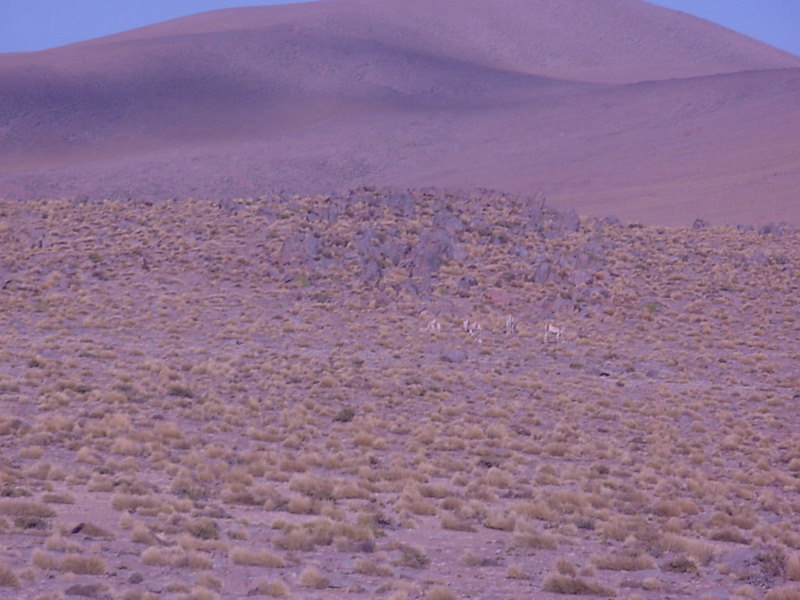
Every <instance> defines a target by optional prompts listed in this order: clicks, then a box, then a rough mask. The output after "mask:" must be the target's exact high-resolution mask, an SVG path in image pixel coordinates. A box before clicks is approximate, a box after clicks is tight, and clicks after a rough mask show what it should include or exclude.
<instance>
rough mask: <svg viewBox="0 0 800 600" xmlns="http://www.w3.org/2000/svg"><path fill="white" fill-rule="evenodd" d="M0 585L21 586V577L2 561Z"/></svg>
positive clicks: (0, 564)
mask: <svg viewBox="0 0 800 600" xmlns="http://www.w3.org/2000/svg"><path fill="white" fill-rule="evenodd" d="M0 586H2V587H13V588H18V587H19V578H18V577H17V575H16V573H14V571H12V570H11V569H10V568H9V567H8V566H7V565H6V564H5V563H2V562H0Z"/></svg>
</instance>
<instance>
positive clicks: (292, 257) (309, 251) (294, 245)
mask: <svg viewBox="0 0 800 600" xmlns="http://www.w3.org/2000/svg"><path fill="white" fill-rule="evenodd" d="M320 246H321V243H320V240H319V238H318V237H317V236H316V235H314V233H313V232H311V231H307V232H305V233H296V234H294V235H292V236H290V237H289V238H288V239H287V240H286V241H285V242H283V245H282V246H281V249H280V252H279V254H278V262H279V263H280V264H281V265H287V264H297V263H299V264H306V263H309V262H311V261H312V260H314V259H315V258H317V257H318V255H319V250H320Z"/></svg>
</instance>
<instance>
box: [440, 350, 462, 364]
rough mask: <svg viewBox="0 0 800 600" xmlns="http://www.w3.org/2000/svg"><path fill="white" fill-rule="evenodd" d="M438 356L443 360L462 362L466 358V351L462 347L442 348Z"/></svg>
mask: <svg viewBox="0 0 800 600" xmlns="http://www.w3.org/2000/svg"><path fill="white" fill-rule="evenodd" d="M440 358H441V359H442V360H443V361H444V362H449V363H462V362H464V361H465V360H467V352H466V350H464V349H463V348H443V349H442V351H441V353H440Z"/></svg>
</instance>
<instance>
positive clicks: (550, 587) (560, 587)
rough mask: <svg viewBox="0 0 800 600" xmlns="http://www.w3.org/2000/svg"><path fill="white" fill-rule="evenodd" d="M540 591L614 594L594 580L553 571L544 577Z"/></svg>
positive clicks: (614, 594) (600, 594)
mask: <svg viewBox="0 0 800 600" xmlns="http://www.w3.org/2000/svg"><path fill="white" fill-rule="evenodd" d="M542 591H544V592H552V593H553V594H567V595H570V596H580V595H587V596H607V597H613V596H616V593H615V592H614V590H612V589H610V588H607V587H605V586H603V585H600V584H599V583H596V582H594V581H586V580H585V579H581V578H580V577H570V576H569V575H561V574H560V573H553V574H551V575H548V576H547V577H545V579H544V581H543V582H542Z"/></svg>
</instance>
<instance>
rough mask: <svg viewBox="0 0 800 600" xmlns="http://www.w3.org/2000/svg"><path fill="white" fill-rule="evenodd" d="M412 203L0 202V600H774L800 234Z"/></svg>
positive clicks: (799, 494) (420, 199)
mask: <svg viewBox="0 0 800 600" xmlns="http://www.w3.org/2000/svg"><path fill="white" fill-rule="evenodd" d="M411 197H412V198H413V202H412V203H411V204H410V206H409V207H408V208H407V214H406V212H403V215H405V216H402V217H401V216H398V214H399V213H396V211H395V208H393V204H392V203H393V202H395V200H392V198H393V196H391V193H387V192H379V191H376V190H371V189H365V190H360V191H356V192H354V195H353V198H352V199H348V202H346V203H344V204H342V205H341V206H339V208H337V209H336V210H338V211H339V212H338V215H337V218H336V219H331V220H330V221H329V220H328V219H327V217H325V216H324V214H327V213H326V212H325V211H329V210H334V208H333V206H334V203H335V202H337V200H336V199H335V198H328V197H319V198H303V197H299V196H298V197H296V198H293V199H291V200H290V199H288V198H283V199H268V200H249V201H246V202H243V203H242V206H241V210H240V212H239V213H238V215H233V214H230V215H229V214H226V215H220V214H219V213H218V212H216V209H210V208H209V207H208V206H207V205H206V204H204V203H202V202H200V201H197V202H194V201H191V202H189V201H187V202H184V203H174V205H173V204H170V206H169V207H167V206H162V205H159V204H154V205H152V206H148V205H135V208H134V205H132V204H131V205H129V204H125V203H116V202H107V203H102V204H100V205H98V206H96V207H92V210H89V208H86V207H85V206H84V205H77V206H76V205H73V204H72V203H71V202H69V201H67V200H63V201H48V202H44V201H42V202H41V203H34V204H33V205H32V206H35V207H36V210H35V211H33V210H32V209H30V208H28V209H26V208H25V207H23V206H22V205H17V204H8V203H4V204H2V206H1V208H2V210H3V211H4V212H3V215H4V216H2V219H5V220H7V221H9V222H13V223H14V227H13V228H11V227H9V228H6V229H2V230H0V244H2V248H3V249H4V251H5V254H4V256H7V257H8V259H7V263H8V265H9V266H8V268H9V269H14V279H15V281H18V282H19V285H18V286H17V287H14V288H13V289H12V288H11V287H9V288H7V289H4V290H0V292H1V293H2V294H3V296H2V300H3V302H4V309H3V310H4V315H6V317H7V319H8V322H9V323H16V325H14V327H12V328H10V329H7V331H5V332H4V333H3V335H4V339H3V344H2V346H1V347H0V358H2V360H1V361H0V399H2V400H3V402H4V406H5V407H6V408H5V410H4V415H0V444H2V450H3V456H4V461H2V463H0V532H2V533H3V534H4V535H7V536H9V539H13V544H12V543H10V542H9V543H8V544H7V548H6V550H5V552H4V554H3V556H2V557H1V558H2V560H0V586H2V588H0V589H3V588H8V589H9V591H10V593H12V594H15V593H19V594H21V593H22V590H25V589H26V586H27V585H28V582H35V583H36V586H38V587H37V590H38V589H40V588H41V590H42V592H41V594H42V595H43V597H44V595H46V594H50V595H51V596H52V597H53V598H56V597H61V596H64V595H65V594H66V590H67V589H68V588H69V587H70V586H72V585H75V586H92V585H94V586H95V587H94V588H91V589H90V588H86V589H84V588H75V590H77V591H82V592H87V593H89V592H91V590H94V591H93V592H91V593H94V594H95V595H96V596H98V597H100V596H102V595H103V594H112V595H113V594H116V595H117V596H119V597H120V598H123V599H125V600H144V599H150V598H154V595H153V593H152V592H150V591H148V590H153V589H159V590H163V591H164V593H170V594H172V595H175V596H176V597H181V598H186V599H190V598H194V599H198V600H199V599H205V598H209V599H211V598H227V597H245V596H247V595H248V593H250V592H252V593H253V594H254V595H255V594H259V595H262V596H268V597H273V598H290V597H292V596H293V594H294V593H297V594H298V595H299V596H300V597H305V596H307V595H313V594H317V593H319V594H320V595H321V596H322V595H325V594H332V593H339V590H340V589H344V588H342V587H340V586H346V589H350V590H353V591H354V593H355V591H356V590H362V591H363V590H368V592H364V593H368V594H374V595H375V596H376V597H385V598H396V599H401V598H421V597H424V598H432V599H433V598H438V599H440V600H446V599H447V598H457V597H462V596H464V597H465V596H468V595H475V596H479V595H481V593H482V592H481V591H480V586H482V585H483V586H485V589H502V590H504V591H503V594H507V595H508V596H509V597H511V596H514V595H518V596H525V595H529V594H530V589H531V586H533V589H541V590H542V591H543V592H548V593H555V594H563V595H595V596H614V595H617V596H620V597H637V594H638V595H639V597H651V596H652V597H656V596H658V594H664V593H667V591H669V594H671V595H672V596H674V597H675V598H692V597H693V595H692V594H693V591H692V590H694V589H699V587H698V586H700V585H701V584H702V585H705V584H706V583H708V582H709V581H712V580H713V581H714V582H715V583H714V585H717V586H718V587H720V588H725V591H724V593H725V594H728V595H731V596H733V595H738V596H741V597H751V598H762V597H763V596H764V591H763V590H766V589H767V588H769V590H770V591H769V592H766V598H768V599H769V600H783V599H791V598H794V597H797V594H798V592H797V589H796V586H794V585H793V583H794V582H797V581H800V558H798V557H800V535H798V534H797V533H796V532H795V531H794V528H793V527H792V526H791V525H792V523H793V521H792V519H793V515H795V514H796V513H797V511H798V509H799V507H800V489H799V488H798V484H797V476H798V473H800V444H799V443H798V442H797V440H795V439H794V438H793V437H792V435H791V431H790V427H789V424H790V423H791V422H792V421H791V419H792V418H793V415H794V414H795V410H794V409H795V404H796V402H795V401H796V396H797V394H798V393H800V388H799V387H798V382H797V377H796V372H795V370H796V369H795V365H796V363H797V360H798V359H800V355H798V352H797V350H796V348H795V346H796V336H797V332H798V324H797V320H796V316H795V314H794V313H795V312H796V306H795V303H794V302H793V298H794V295H795V294H796V291H797V290H796V287H797V286H796V283H795V280H796V278H795V277H793V276H792V275H791V273H790V270H791V269H790V268H791V265H793V264H796V263H797V262H798V261H800V239H798V236H797V235H796V234H785V235H782V236H780V237H778V236H765V235H762V234H758V233H756V232H746V231H739V230H737V229H735V228H704V229H698V230H689V229H666V228H650V227H641V228H630V227H626V226H624V225H614V224H612V223H607V222H604V221H588V220H584V221H583V222H581V223H580V225H579V227H578V228H577V231H567V230H566V229H565V228H564V227H562V226H561V225H559V223H560V219H562V218H563V217H561V216H559V215H558V214H556V213H555V212H552V211H549V209H546V210H545V211H544V213H543V214H542V216H541V217H536V218H538V219H540V220H539V221H535V220H534V221H526V220H525V219H526V218H528V217H525V216H524V214H525V210H526V209H525V200H524V199H520V198H514V197H508V198H504V199H503V200H502V201H501V199H500V198H496V197H492V198H491V199H490V200H491V201H490V200H486V201H485V202H484V201H483V200H480V204H476V202H477V201H476V200H475V199H469V198H466V199H464V198H461V197H460V196H456V195H450V196H448V195H446V194H442V195H437V194H436V193H434V192H430V193H429V192H424V193H422V192H419V193H418V192H412V193H411ZM462 200H463V202H462ZM478 207H480V208H478ZM265 211H272V213H274V215H273V216H272V217H270V216H267V215H265V214H264V213H265ZM404 211H405V209H404ZM272 213H270V214H272ZM275 215H282V216H275ZM320 215H323V216H320ZM437 215H438V216H437ZM212 217H213V218H212ZM273 217H274V218H273ZM531 219H533V217H531ZM442 220H446V221H447V222H448V223H449V225H448V226H447V227H443V226H442V225H441V222H442ZM40 221H42V223H40ZM437 223H438V224H437ZM45 224H47V225H48V226H50V227H56V226H57V227H58V231H60V232H62V233H63V235H62V237H60V238H59V240H58V246H47V245H43V246H42V247H41V248H39V247H38V246H36V247H30V245H29V244H28V245H25V244H20V243H19V240H20V239H21V238H20V236H22V235H23V233H24V232H26V231H27V232H30V231H34V230H36V231H38V229H39V228H40V227H45ZM120 224H125V227H122V226H121V225H120ZM442 231H444V232H445V233H441V232H442ZM308 232H313V233H312V234H313V236H314V239H313V240H311V239H310V238H305V237H304V238H302V239H303V240H305V241H304V242H303V244H306V245H299V246H297V247H296V248H295V250H294V251H293V252H296V253H299V254H295V255H293V256H292V257H288V256H286V254H287V252H288V250H286V249H285V246H286V243H287V240H289V239H290V238H291V236H295V235H301V236H302V235H306V234H307V233H308ZM426 232H428V233H426ZM430 232H433V233H430ZM436 232H439V233H436ZM434 234H435V235H439V236H443V237H442V238H441V239H438V238H436V239H438V241H437V242H436V243H433V242H431V243H429V244H428V243H426V241H425V240H429V241H430V239H429V238H428V237H427V236H429V235H434ZM112 239H113V240H114V241H113V243H112V242H110V241H108V240H112ZM253 240H257V243H256V242H254V241H253ZM289 245H291V244H289ZM297 248H299V249H297ZM437 248H439V249H441V248H445V249H446V250H442V251H441V255H436V252H437V250H436V249H437ZM155 249H159V250H155ZM282 250H283V254H284V258H285V259H286V260H287V261H288V262H286V263H284V262H282V259H280V256H281V253H282ZM309 252H310V253H311V254H310V255H309V254H308V253H309ZM92 253H96V255H97V256H99V257H102V260H100V261H94V260H91V259H86V257H87V256H90V255H92ZM431 253H433V254H432V255H431ZM756 253H761V254H762V255H763V258H762V257H759V258H758V259H751V258H750V257H753V256H754V255H755V254H756ZM418 254H420V255H424V256H423V257H422V258H419V257H418ZM525 256H527V257H528V258H525ZM144 257H146V259H147V267H148V268H147V269H145V268H144V267H143V266H142V264H143V258H144ZM371 257H373V258H374V260H375V261H376V264H375V265H374V266H370V267H369V269H371V270H372V269H378V270H379V271H380V277H379V278H378V279H371V278H370V277H367V274H365V273H364V271H365V269H367V267H365V264H366V263H365V261H369V260H372V259H373V258H371ZM437 257H438V258H437ZM530 257H540V258H536V259H533V260H534V262H533V263H532V262H531V260H532V259H531V258H530ZM418 258H419V260H418ZM423 258H424V259H425V260H423ZM428 259H430V260H431V261H432V262H430V263H428V262H425V261H426V260H428ZM434 259H436V260H434ZM81 261H82V262H81ZM536 261H539V262H536ZM545 262H546V263H547V265H548V266H546V267H541V269H540V268H539V265H540V264H544V263H545ZM89 263H91V265H90V264H89ZM423 263H424V264H426V265H429V266H430V264H438V265H439V266H438V268H436V269H433V270H430V269H429V267H424V264H423ZM80 265H86V268H91V269H97V268H102V269H103V272H104V277H105V279H101V278H98V277H95V276H93V275H92V274H91V272H83V271H82V270H81V269H82V268H83V267H81V266H80ZM423 267H424V269H423ZM420 269H423V271H422V275H420V274H419V270H420ZM425 269H429V270H425ZM537 272H538V276H537ZM428 281H430V285H431V287H430V288H429V290H427V291H426V290H425V289H424V288H425V286H426V285H427V282H428ZM765 282H769V283H768V284H767V283H765ZM434 313H435V314H436V318H437V319H438V322H439V324H440V329H438V330H436V331H431V330H428V329H426V328H427V325H428V324H429V323H430V320H431V319H432V318H433V315H434ZM462 313H463V314H462ZM466 313H469V314H468V315H467V314H466ZM507 313H511V314H513V316H514V319H515V322H516V331H515V332H511V333H508V334H507V333H506V330H505V323H506V314H507ZM546 315H547V316H548V317H549V316H551V315H557V318H558V319H562V320H564V321H569V327H568V328H567V330H566V331H567V332H568V334H566V335H565V338H564V340H562V341H559V342H558V343H555V342H554V343H548V344H547V345H544V344H543V343H542V333H543V330H542V327H541V325H542V321H543V320H544V317H545V316H546ZM465 316H469V317H470V318H471V319H473V320H474V321H480V322H481V324H482V328H481V330H480V331H481V342H480V344H479V343H478V342H477V341H476V340H475V339H474V337H473V336H470V334H469V332H468V331H464V328H463V323H462V321H463V318H464V317H465ZM23 330H24V331H25V332H26V334H25V336H24V337H23V336H22V335H21V333H19V332H21V331H23ZM145 332H146V333H145ZM443 353H446V354H447V356H448V359H447V360H442V359H441V357H442V355H443ZM453 548H456V549H458V550H457V551H456V552H453ZM543 573H544V575H543ZM475 574H479V575H475ZM112 578H113V579H112ZM254 582H255V583H254ZM621 582H623V583H621ZM753 582H757V583H758V586H756V585H755V584H754V583H753ZM628 586H630V589H629V588H628ZM299 588H304V589H299ZM75 590H73V591H75ZM316 590H319V592H317V591H316ZM37 593H39V592H38V591H37ZM358 593H361V592H358ZM0 595H2V594H1V593H0ZM309 597H310V596H309Z"/></svg>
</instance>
